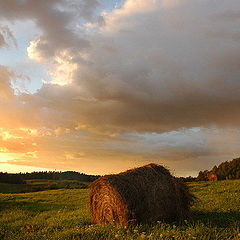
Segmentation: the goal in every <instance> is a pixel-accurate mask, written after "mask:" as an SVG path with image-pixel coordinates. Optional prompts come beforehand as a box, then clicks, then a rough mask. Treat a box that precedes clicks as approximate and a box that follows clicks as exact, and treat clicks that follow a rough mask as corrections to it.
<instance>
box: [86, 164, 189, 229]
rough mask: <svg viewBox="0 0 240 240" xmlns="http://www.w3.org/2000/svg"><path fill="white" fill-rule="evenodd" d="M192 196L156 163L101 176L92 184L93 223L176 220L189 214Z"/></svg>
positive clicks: (126, 223) (184, 186) (91, 206)
mask: <svg viewBox="0 0 240 240" xmlns="http://www.w3.org/2000/svg"><path fill="white" fill-rule="evenodd" d="M192 201H193V195H191V194H190V192H189V190H188V188H187V186H186V185H185V183H183V182H181V181H180V180H178V179H176V178H175V177H173V176H172V175H171V174H170V172H169V171H168V170H167V169H166V168H164V167H162V166H160V165H157V164H148V165H146V166H143V167H140V168H135V169H132V170H128V171H126V172H122V173H120V174H112V175H106V176H103V177H100V178H99V179H97V180H96V181H95V182H94V183H92V184H91V194H90V211H91V216H92V222H93V223H115V224H120V225H124V226H127V225H129V224H130V223H132V222H136V223H141V222H153V221H157V220H176V219H179V218H186V217H188V216H189V214H190V205H191V202H192Z"/></svg>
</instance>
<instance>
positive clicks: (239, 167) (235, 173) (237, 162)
mask: <svg viewBox="0 0 240 240" xmlns="http://www.w3.org/2000/svg"><path fill="white" fill-rule="evenodd" d="M210 173H214V174H215V175H216V176H217V179H218V180H228V179H240V158H235V159H233V160H232V161H229V162H228V161H226V162H223V163H221V164H220V165H219V166H218V167H217V166H214V167H213V168H212V170H210V171H208V170H205V171H200V172H199V174H198V176H197V178H196V180H198V181H207V180H208V176H209V175H210Z"/></svg>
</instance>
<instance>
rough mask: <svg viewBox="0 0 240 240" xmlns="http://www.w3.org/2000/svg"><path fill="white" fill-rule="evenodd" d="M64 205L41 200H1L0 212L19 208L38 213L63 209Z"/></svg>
mask: <svg viewBox="0 0 240 240" xmlns="http://www.w3.org/2000/svg"><path fill="white" fill-rule="evenodd" d="M64 207H65V206H64V205H62V204H53V203H47V202H42V201H41V202H39V201H34V202H29V201H13V200H10V201H9V200H2V201H1V202H0V212H1V211H5V210H14V209H20V210H24V211H29V212H32V213H39V212H44V211H51V210H61V209H64Z"/></svg>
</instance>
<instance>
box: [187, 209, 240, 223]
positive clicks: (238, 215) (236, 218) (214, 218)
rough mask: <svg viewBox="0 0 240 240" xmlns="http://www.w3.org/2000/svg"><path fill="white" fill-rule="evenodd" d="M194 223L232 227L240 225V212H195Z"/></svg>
mask: <svg viewBox="0 0 240 240" xmlns="http://www.w3.org/2000/svg"><path fill="white" fill-rule="evenodd" d="M191 221H192V222H201V223H203V224H204V225H205V224H207V225H209V224H210V225H211V226H213V227H230V226H234V225H236V223H237V224H240V212H238V211H229V212H207V211H194V212H193V216H192V219H191Z"/></svg>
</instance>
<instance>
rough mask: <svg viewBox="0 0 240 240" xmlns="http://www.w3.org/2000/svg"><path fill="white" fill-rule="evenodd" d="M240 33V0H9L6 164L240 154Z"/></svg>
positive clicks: (0, 143) (191, 166) (89, 166)
mask: <svg viewBox="0 0 240 240" xmlns="http://www.w3.org/2000/svg"><path fill="white" fill-rule="evenodd" d="M24 24H25V25H26V26H28V27H25V28H26V29H25V30H24V32H26V33H25V34H24V32H23V31H21V29H19V26H23V25H24ZM239 29H240V5H239V1H238V0H216V1H211V0H181V1H180V0H147V1H146V0H126V1H110V0H108V1H97V0H82V1H75V0H68V1H63V0H62V1H61V0H53V1H47V0H39V1H35V0H23V1H19V0H9V1H5V0H0V55H1V54H2V57H1V58H0V107H1V115H0V168H1V171H4V170H5V169H6V171H11V170H12V171H24V169H26V167H32V168H33V169H34V170H35V169H38V168H39V169H61V170H76V171H82V172H86V173H95V174H104V173H112V172H118V171H122V170H125V169H127V168H130V167H135V166H139V165H142V164H145V163H148V162H156V163H160V164H164V165H165V166H167V167H169V168H170V169H172V170H173V171H174V173H175V174H176V175H182V176H186V175H196V174H197V172H198V171H199V170H203V169H206V168H212V167H213V166H214V165H215V164H218V163H220V162H221V161H226V160H231V159H232V158H234V157H238V156H239V152H240V146H239V140H240V139H239V138H240V133H239V130H238V129H239V123H240V121H239V120H240V111H239V110H240V31H239ZM31 33H32V34H31ZM33 33H34V34H33ZM24 41H25V42H24ZM8 52H9V53H11V54H8ZM14 54H15V55H16V56H17V57H16V58H15V57H14ZM9 57H13V58H14V59H13V61H14V64H6V62H8V63H9V59H7V60H5V61H4V58H5V59H6V58H9ZM19 69H20V70H19ZM30 70H31V71H30ZM43 72H44V73H43ZM36 73H39V77H38V75H37V74H36ZM34 85H37V86H40V87H38V88H37V89H36V88H35V89H33V86H34ZM4 168H5V169H4ZM18 169H19V170H18Z"/></svg>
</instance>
